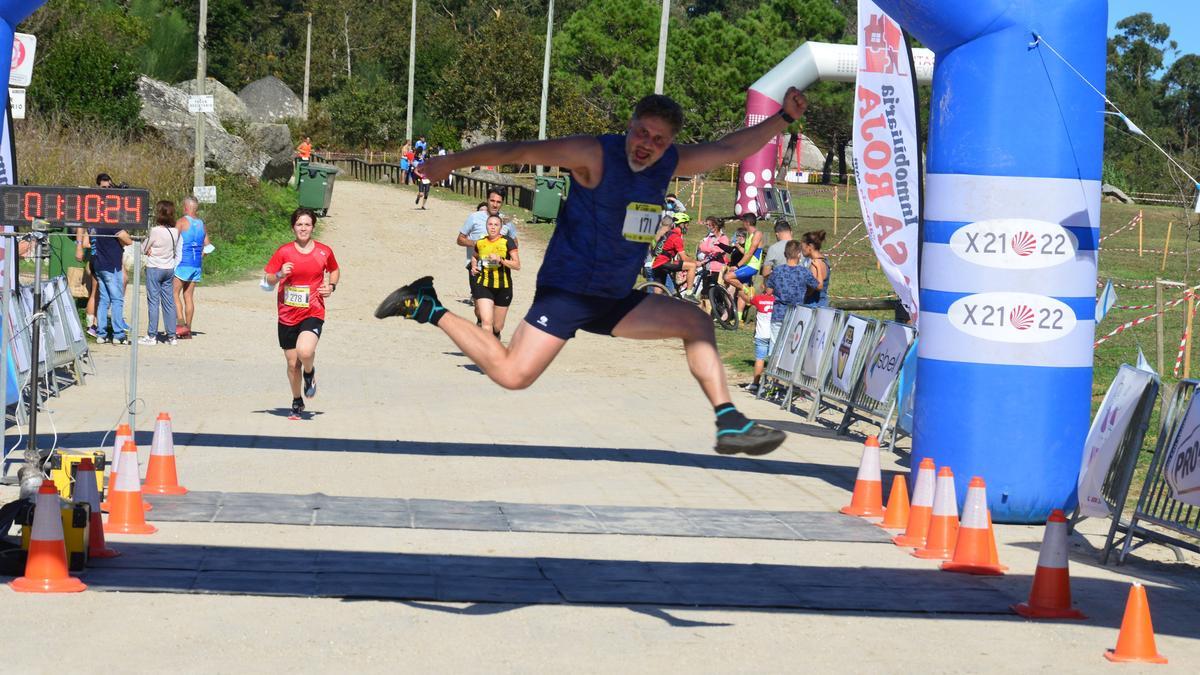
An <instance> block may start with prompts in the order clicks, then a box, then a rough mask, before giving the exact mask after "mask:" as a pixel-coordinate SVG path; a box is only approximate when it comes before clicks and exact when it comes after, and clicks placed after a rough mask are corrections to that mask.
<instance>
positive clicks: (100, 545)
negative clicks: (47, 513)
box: [75, 457, 121, 558]
mask: <svg viewBox="0 0 1200 675" xmlns="http://www.w3.org/2000/svg"><path fill="white" fill-rule="evenodd" d="M78 476H79V477H78V478H77V479H76V481H75V499H76V501H81V502H82V501H86V502H87V503H88V505H89V506H91V507H92V508H91V515H90V516H89V517H88V556H89V557H92V558H115V557H117V556H119V555H121V552H120V551H117V550H115V549H111V548H109V547H108V544H107V543H106V542H105V541H104V521H103V519H101V517H100V492H99V491H98V490H96V467H95V466H94V465H93V464H92V458H91V457H84V458H83V459H81V460H79V472H78Z"/></svg>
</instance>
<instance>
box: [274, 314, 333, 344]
mask: <svg viewBox="0 0 1200 675" xmlns="http://www.w3.org/2000/svg"><path fill="white" fill-rule="evenodd" d="M324 327H325V320H324V319H318V318H316V317H315V316H310V317H308V318H307V319H305V320H303V321H301V322H300V323H298V324H296V325H295V326H289V325H287V324H284V323H281V324H279V348H280V349H295V348H296V339H297V338H299V337H300V334H301V333H303V332H304V331H306V330H307V331H311V332H313V333H315V334H316V336H317V337H318V338H320V337H321V330H322V329H323V328H324Z"/></svg>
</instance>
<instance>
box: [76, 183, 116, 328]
mask: <svg viewBox="0 0 1200 675" xmlns="http://www.w3.org/2000/svg"><path fill="white" fill-rule="evenodd" d="M112 185H113V181H112V177H111V176H109V175H108V174H107V173H100V174H97V175H96V187H101V188H110V187H112ZM85 242H86V243H85ZM95 254H96V243H95V242H94V241H89V239H88V236H87V230H86V229H84V228H82V227H77V228H75V259H76V260H78V261H79V262H82V263H86V268H85V269H86V270H87V274H86V275H84V280H83V282H84V284H86V285H87V289H88V299H87V334H88V335H91V336H92V337H96V336H97V334H98V333H97V330H96V300H97V299H98V298H99V296H100V282H99V280H98V278H97V276H96V268H95V266H94V265H93V264H92V259H93V258H94V257H95Z"/></svg>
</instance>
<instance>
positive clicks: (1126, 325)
mask: <svg viewBox="0 0 1200 675" xmlns="http://www.w3.org/2000/svg"><path fill="white" fill-rule="evenodd" d="M1164 313H1166V310H1165V309H1164V310H1163V311H1162V312H1155V313H1153V314H1151V315H1149V316H1143V317H1142V318H1140V319H1134V320H1133V321H1126V322H1125V323H1123V324H1121V325H1120V326H1117V327H1116V328H1114V329H1113V331H1112V332H1111V333H1109V334H1108V335H1105V336H1104V337H1102V338H1100V339H1099V340H1096V343H1095V344H1094V345H1092V349H1095V348H1096V347H1099V346H1100V345H1102V344H1104V343H1105V342H1108V341H1109V340H1110V339H1112V338H1114V337H1116V336H1117V335H1120V334H1121V333H1123V332H1125V331H1126V330H1127V329H1130V328H1133V327H1134V326H1140V325H1142V324H1144V323H1146V322H1147V321H1149V320H1151V319H1153V318H1154V317H1156V316H1158V315H1159V314H1164Z"/></svg>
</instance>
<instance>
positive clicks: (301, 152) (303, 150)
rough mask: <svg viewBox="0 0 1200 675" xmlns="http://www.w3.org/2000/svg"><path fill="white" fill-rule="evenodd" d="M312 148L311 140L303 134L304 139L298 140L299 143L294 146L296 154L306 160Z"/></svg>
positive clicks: (310, 154)
mask: <svg viewBox="0 0 1200 675" xmlns="http://www.w3.org/2000/svg"><path fill="white" fill-rule="evenodd" d="M312 149H313V147H312V141H311V140H309V138H308V136H305V137H304V140H302V141H300V145H299V146H297V147H296V156H297V157H299V158H300V159H302V160H304V161H306V162H307V161H308V160H309V159H311V158H312Z"/></svg>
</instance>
